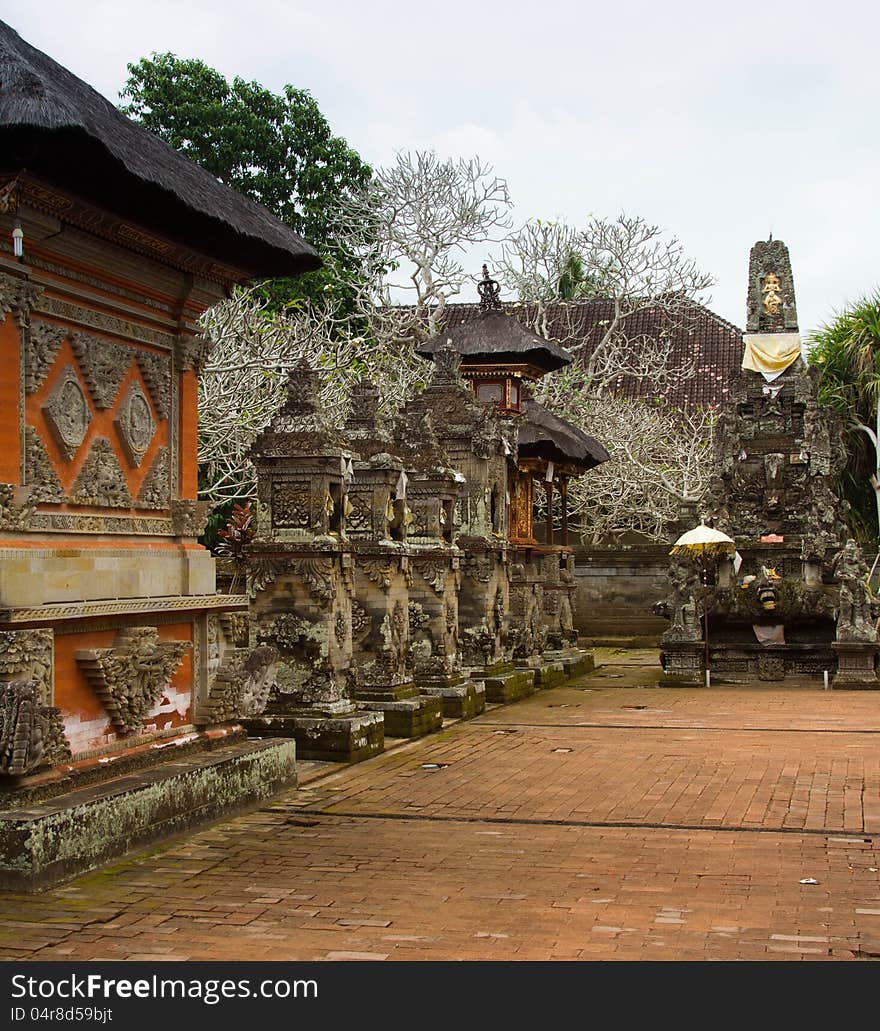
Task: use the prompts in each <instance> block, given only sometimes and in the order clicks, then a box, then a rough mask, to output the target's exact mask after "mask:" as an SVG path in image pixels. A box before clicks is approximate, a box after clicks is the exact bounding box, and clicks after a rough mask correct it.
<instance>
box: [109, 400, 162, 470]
mask: <svg viewBox="0 0 880 1031" xmlns="http://www.w3.org/2000/svg"><path fill="white" fill-rule="evenodd" d="M115 422H116V429H117V431H118V432H119V439H120V441H121V442H122V448H123V450H124V451H125V457H126V458H127V459H128V460H129V462H130V463H131V464H132V465H133V466H134V467H135V468H137V467H138V466H139V465H140V464H141V462H143V460H144V455H145V454H146V453H147V449H148V448H149V446H150V442H151V441H152V439H153V434H154V433H155V432H156V420H155V419H154V418H153V413H152V411H150V402H149V401H148V400H147V396H146V394H145V393H144V391H143V389H142V387H141V385H140V383H138V382H137V380H135V381H134V382H133V383H132V384H131V385H130V386H129V388H128V390H127V391H126V394H125V398H124V400H123V402H122V404H121V405H120V406H119V412H118V414H117V416H116V419H115Z"/></svg>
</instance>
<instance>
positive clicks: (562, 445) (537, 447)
mask: <svg viewBox="0 0 880 1031" xmlns="http://www.w3.org/2000/svg"><path fill="white" fill-rule="evenodd" d="M519 452H520V454H521V455H522V456H523V457H526V458H528V457H530V456H537V457H541V458H547V459H550V460H552V461H556V462H569V463H571V464H573V465H579V466H581V467H582V468H583V469H584V470H585V471H586V470H587V469H592V468H593V467H594V466H597V465H600V464H601V463H602V462H607V461H608V459H609V458H610V457H611V456H610V455H609V454H608V452H607V451H606V450H605V448H604V447H603V446H602V445H601V444H600V443H599V441H598V440H596V438H595V437H591V436H590V435H589V434H588V433H584V431H583V430H582V429H579V428H578V427H577V426H574V425H573V424H572V423H570V422H567V421H566V420H565V419H560V418H559V416H558V415H554V414H553V412H551V411H550V410H549V409H547V408H545V407H544V406H543V405H542V404H539V403H538V402H537V401H535V400H534V399H533V398H527V399H526V400H525V401H523V419H522V420H521V422H520V423H519Z"/></svg>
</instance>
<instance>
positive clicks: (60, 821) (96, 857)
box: [0, 739, 296, 891]
mask: <svg viewBox="0 0 880 1031" xmlns="http://www.w3.org/2000/svg"><path fill="white" fill-rule="evenodd" d="M295 760H296V747H295V745H294V742H293V741H290V740H280V739H279V740H274V741H243V742H238V743H236V744H232V745H228V746H225V747H223V748H214V749H211V750H210V751H206V752H203V753H202V754H200V755H196V756H186V757H184V758H180V759H178V760H176V761H173V762H164V763H162V764H161V765H160V766H156V767H150V768H146V769H142V770H138V771H137V772H134V773H130V774H127V775H125V776H122V777H115V778H113V779H112V780H106V781H102V782H101V783H99V784H91V785H89V786H87V787H80V788H76V789H75V790H73V791H69V792H66V793H64V794H60V795H56V796H55V797H53V798H51V799H47V800H45V801H43V802H37V803H31V804H30V805H28V806H27V807H26V808H19V809H5V810H2V811H0V888H7V889H13V890H16V891H38V890H40V889H42V888H46V887H49V886H50V885H53V884H57V883H59V882H60V881H63V880H66V879H68V878H70V877H74V876H76V875H78V874H81V873H84V872H85V871H87V870H92V869H94V868H95V867H96V866H100V865H101V864H102V863H105V862H107V861H108V860H110V859H115V858H117V857H118V856H121V855H123V854H124V853H125V852H128V851H129V850H131V849H132V848H134V847H136V846H138V845H143V844H145V843H146V842H148V841H156V840H158V839H161V838H165V837H168V836H169V835H171V834H176V833H178V832H180V831H185V830H189V829H190V828H192V827H196V826H198V825H199V824H201V823H205V822H206V821H208V820H213V819H216V818H217V817H219V816H225V815H228V814H230V813H235V812H237V811H240V810H242V809H244V808H245V807H247V806H248V805H250V804H251V803H253V802H258V801H262V800H263V799H266V798H268V797H269V796H270V795H272V794H274V793H275V792H277V791H280V790H281V789H282V788H285V787H292V786H295V785H296V761H295Z"/></svg>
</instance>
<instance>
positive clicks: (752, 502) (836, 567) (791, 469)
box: [663, 240, 877, 687]
mask: <svg viewBox="0 0 880 1031" xmlns="http://www.w3.org/2000/svg"><path fill="white" fill-rule="evenodd" d="M816 380H817V374H816V371H815V370H814V369H811V368H810V367H809V366H807V365H806V364H805V362H804V360H803V358H802V356H801V341H800V336H799V334H798V324H797V309H796V306H795V291H794V283H793V279H792V272H791V263H790V260H789V255H788V249H787V248H786V246H785V244H784V243H783V242H782V241H780V240H769V241H762V242H758V243H756V244H755V246H754V247H753V248H752V251H751V256H750V261H749V286H748V321H747V331H746V334H745V337H744V357H743V368H742V370H741V372H740V373H739V375H738V376H737V377H736V379H735V381H734V383H733V385H732V388H731V391H730V396H729V400H728V402H727V404H726V405H725V406H724V408H723V410H722V412H721V414H720V416H719V419H718V423H717V426H716V438H715V440H716V475H715V477H714V479H713V482H712V486H711V488H710V496H711V498H712V504H711V508H710V511H709V516H710V518H711V522H712V524H713V525H714V526H715V527H716V528H717V529H719V530H722V531H723V532H724V533H726V534H728V535H729V536H730V537H732V538H733V539H734V540H735V542H736V549H737V554H736V556H735V558H734V559H731V560H727V559H724V560H722V561H721V562H720V563H719V564H718V565H717V569H716V574H715V576H714V579H713V580H712V582H710V583H709V584H704V583H700V578H699V575H698V571H697V570H696V569H695V568H693V567H689V564H688V563H687V562H682V561H681V560H676V561H675V562H673V564H672V566H671V567H670V582H671V585H672V588H673V594H672V596H671V598H670V599H669V602H668V606H667V614H668V615H669V617H670V620H671V625H670V628H669V630H668V631H667V632H666V634H665V635H664V638H663V649H664V657H665V674H664V682H668V683H685V684H695V685H696V684H702V683H703V682H704V669H703V665H704V662H703V658H702V652H701V648H702V643H701V642H702V641H703V626H702V622H701V621H702V620H704V619H705V615H704V612H703V608H704V603H706V602H708V619H709V642H710V658H709V663H710V668H711V671H712V674H713V675H714V676H716V677H717V679H718V680H722V681H723V680H728V681H742V682H747V681H750V680H753V679H756V678H757V679H759V680H782V679H785V678H787V677H798V676H814V677H821V676H822V675H823V673H824V672H825V671H829V674H833V684H834V686H835V687H839V686H849V687H853V686H869V687H873V686H877V681H876V676H875V674H874V658H875V654H876V651H877V644H876V641H877V633H876V629H875V627H874V618H875V617H874V616H873V615H872V614H871V611H870V608H871V599H870V597H869V591H868V588H867V582H866V574H867V569H866V567H865V565H864V561H863V559H862V557H861V553H860V551H859V549H858V547H857V546H856V545H855V543H854V542H853V541H848V542H847V530H846V524H845V516H846V504H845V502H843V501H841V499H840V498H839V496H838V494H837V479H838V477H839V475H840V472H841V471H842V469H843V466H844V463H845V460H846V454H845V451H844V448H843V445H842V439H841V426H840V423H839V421H838V418H837V416H836V414H835V413H834V412H833V411H831V410H828V409H821V408H820V407H819V404H818V401H817V391H816ZM835 670H836V672H835Z"/></svg>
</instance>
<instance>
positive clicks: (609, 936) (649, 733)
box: [0, 654, 880, 959]
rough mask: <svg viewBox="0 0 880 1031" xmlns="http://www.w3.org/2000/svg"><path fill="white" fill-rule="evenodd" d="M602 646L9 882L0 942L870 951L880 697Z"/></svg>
mask: <svg viewBox="0 0 880 1031" xmlns="http://www.w3.org/2000/svg"><path fill="white" fill-rule="evenodd" d="M609 660H610V661H612V662H620V663H624V662H625V663H626V664H625V665H624V664H621V665H605V666H604V667H602V668H601V669H600V670H599V672H598V674H597V675H595V676H593V677H589V678H585V679H584V680H582V681H580V682H579V683H578V684H577V685H576V686H573V687H565V688H559V689H556V690H554V691H549V692H543V693H541V694H539V695H536V696H534V697H533V698H531V699H529V700H527V701H524V702H520V703H518V704H516V705H513V706H507V707H504V708H493V709H492V710H491V711H490V712H488V713H487V714H486V715H485V716H484V717H482V718H481V719H479V720H476V721H473V722H471V723H467V724H457V725H454V726H452V727H450V728H448V729H447V730H445V731H444V732H443V733H441V734H439V735H434V736H433V737H431V738H428V739H426V740H424V741H421V742H415V743H412V744H408V745H404V746H402V747H400V748H397V749H395V750H393V751H392V752H390V753H388V754H386V755H384V756H382V757H380V758H378V759H375V760H372V761H370V762H367V763H362V764H360V765H359V766H356V767H352V768H334V767H326V766H320V767H319V766H318V764H309V766H308V768H306V769H305V771H304V772H305V774H306V783H305V784H304V785H303V786H302V787H301V789H300V790H299V791H296V792H290V793H288V794H287V795H285V796H282V797H279V798H277V799H275V800H274V802H272V803H271V804H268V805H267V806H265V807H264V808H263V809H261V810H260V811H258V812H254V813H251V814H249V815H246V816H242V817H239V818H237V819H233V820H229V821H227V822H224V823H220V824H216V825H214V826H213V827H211V828H209V829H208V830H206V831H203V832H201V833H196V834H192V835H190V836H188V837H187V838H186V839H184V840H181V841H178V842H176V843H174V844H172V845H169V846H165V847H163V848H158V849H152V850H150V851H148V852H146V853H141V854H140V855H138V856H135V857H133V858H130V859H128V860H126V861H124V862H122V863H120V864H118V865H116V866H115V867H112V868H109V869H105V870H103V871H99V872H97V873H93V874H90V875H87V876H85V877H82V878H80V879H79V880H77V881H74V882H71V883H70V884H68V885H66V886H64V887H62V888H59V889H56V890H54V891H51V892H48V893H45V894H44V895H42V896H23V895H21V896H9V895H7V896H3V897H2V918H0V956H4V957H7V958H13V957H15V958H40V959H52V958H58V959H61V958H71V959H72V958H76V959H97V958H102V959H161V958H164V959H336V958H339V959H343V958H353V959H385V958H388V959H457V958H462V959H509V958H514V959H556V958H558V959H575V958H584V959H640V958H651V959H666V958H668V959H799V958H805V959H821V958H826V959H828V958H842V959H850V958H866V957H880V873H878V868H880V850H878V848H877V843H876V840H875V838H874V835H877V834H878V833H880V695H875V694H861V693H842V692H841V693H839V692H823V691H821V690H816V689H809V690H806V689H804V690H801V689H791V688H786V689H776V688H768V687H760V688H757V689H754V690H749V689H745V688H734V689H713V690H711V691H705V690H693V691H667V690H657V689H647V688H644V687H639V686H635V687H632V686H628V685H631V684H638V683H646V682H650V681H651V680H652V679H653V678H654V677H655V675H656V673H655V670H654V669H653V668H651V667H649V666H647V665H645V664H644V663H645V662H646V661H648V660H647V658H646V656H645V655H644V654H641V655H628V656H625V657H623V656H610V657H609V656H606V661H609ZM640 663H641V664H640ZM425 764H430V765H436V766H438V767H439V768H437V769H431V768H425ZM328 770H329V775H327V774H328ZM807 879H811V880H814V881H817V882H818V883H816V884H813V883H802V882H803V881H804V880H807Z"/></svg>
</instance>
